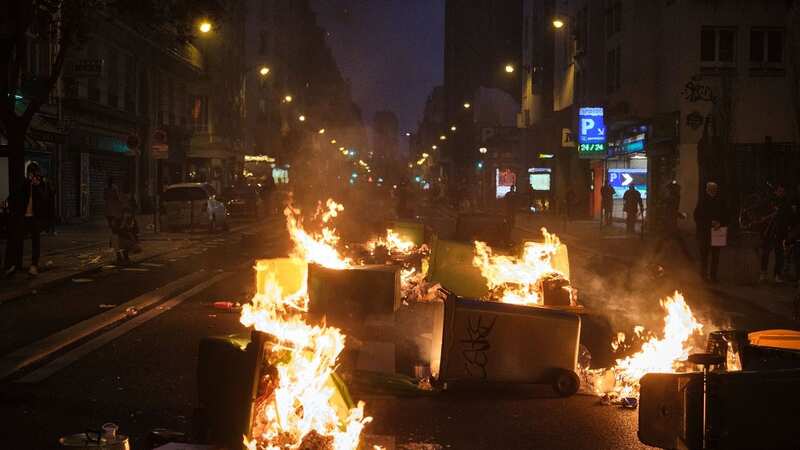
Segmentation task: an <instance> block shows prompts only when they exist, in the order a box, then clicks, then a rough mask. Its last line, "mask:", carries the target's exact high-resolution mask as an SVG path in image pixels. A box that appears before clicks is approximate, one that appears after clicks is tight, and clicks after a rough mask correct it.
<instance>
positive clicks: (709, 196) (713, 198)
mask: <svg viewBox="0 0 800 450" xmlns="http://www.w3.org/2000/svg"><path fill="white" fill-rule="evenodd" d="M694 223H695V226H696V230H697V247H698V250H699V253H700V277H701V278H703V279H704V280H709V281H712V282H716V281H717V270H718V268H719V251H720V247H718V246H712V245H711V231H712V230H719V228H720V227H723V226H727V224H728V215H727V212H726V210H725V204H724V203H723V202H722V199H721V198H720V196H719V186H717V183H714V182H713V181H709V182H708V183H706V190H705V192H704V193H703V194H702V196H701V197H700V199H699V200H698V201H697V206H696V207H695V209H694ZM709 256H710V257H711V258H710V259H711V266H709Z"/></svg>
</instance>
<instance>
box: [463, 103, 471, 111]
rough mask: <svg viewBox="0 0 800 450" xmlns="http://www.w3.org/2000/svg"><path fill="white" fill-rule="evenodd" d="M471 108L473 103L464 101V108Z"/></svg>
mask: <svg viewBox="0 0 800 450" xmlns="http://www.w3.org/2000/svg"><path fill="white" fill-rule="evenodd" d="M470 108H472V105H470V104H469V102H464V109H470Z"/></svg>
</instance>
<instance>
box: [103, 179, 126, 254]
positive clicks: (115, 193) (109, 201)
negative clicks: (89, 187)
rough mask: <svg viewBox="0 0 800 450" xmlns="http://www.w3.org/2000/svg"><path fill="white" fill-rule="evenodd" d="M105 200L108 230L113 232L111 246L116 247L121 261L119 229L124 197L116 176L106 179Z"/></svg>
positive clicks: (115, 252) (116, 252)
mask: <svg viewBox="0 0 800 450" xmlns="http://www.w3.org/2000/svg"><path fill="white" fill-rule="evenodd" d="M103 200H104V202H105V208H106V211H105V214H106V223H107V224H108V230H109V231H110V232H111V238H110V240H109V246H110V247H111V248H113V249H114V254H115V255H116V256H117V262H121V261H122V257H121V254H120V248H119V235H118V230H119V226H120V223H121V221H122V198H121V194H120V192H119V188H118V187H117V185H116V184H114V177H108V179H106V187H105V189H104V190H103Z"/></svg>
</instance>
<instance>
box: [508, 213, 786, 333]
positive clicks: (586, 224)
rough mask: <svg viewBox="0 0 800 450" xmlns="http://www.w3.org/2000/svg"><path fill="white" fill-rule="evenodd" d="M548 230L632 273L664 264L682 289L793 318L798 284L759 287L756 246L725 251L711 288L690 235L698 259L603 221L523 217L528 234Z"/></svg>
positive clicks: (672, 245) (741, 245)
mask: <svg viewBox="0 0 800 450" xmlns="http://www.w3.org/2000/svg"><path fill="white" fill-rule="evenodd" d="M543 226H544V227H547V229H548V231H550V232H554V233H556V235H558V236H559V237H560V238H561V240H562V241H564V242H565V243H566V244H567V246H568V248H569V249H570V250H572V249H575V250H578V251H581V252H586V253H590V254H594V255H602V256H603V257H605V258H609V259H611V260H614V261H616V262H618V263H620V264H622V265H624V266H628V267H631V269H632V270H642V269H643V268H644V267H645V266H647V265H650V264H658V265H660V266H662V267H663V268H664V270H665V271H666V272H667V273H669V274H670V276H672V277H673V278H675V279H676V282H677V283H679V284H681V285H692V286H693V287H698V288H705V289H707V290H709V291H711V292H713V293H715V294H717V295H723V296H727V297H731V298H735V299H737V300H739V301H742V302H747V303H751V304H755V305H758V306H759V307H761V308H764V309H767V310H769V311H770V312H772V313H775V314H778V315H781V316H787V317H791V316H792V314H793V309H794V308H793V299H794V297H795V296H796V295H797V288H796V287H795V284H794V283H793V282H787V283H783V284H774V283H763V284H760V283H758V276H759V272H760V265H759V255H758V250H757V247H756V246H755V245H756V243H755V242H751V241H746V242H738V243H735V244H734V245H732V246H730V247H725V248H723V249H722V251H721V254H720V267H719V278H720V282H719V283H716V284H710V283H706V282H704V281H702V280H701V279H700V277H699V275H698V270H699V266H698V260H699V257H698V252H697V246H696V244H695V239H694V236H689V235H686V236H684V242H685V243H686V247H687V248H688V249H689V252H690V253H691V255H692V257H693V261H688V260H687V259H686V257H685V256H684V255H683V253H682V252H681V251H680V249H679V248H678V247H677V245H676V244H675V243H672V242H670V243H668V244H667V245H665V246H664V248H663V249H662V251H661V252H660V254H658V255H655V254H654V253H655V252H654V247H655V243H656V239H655V237H654V236H647V235H646V236H644V238H642V236H641V235H640V234H635V235H628V234H626V233H625V230H624V227H623V226H616V225H614V226H608V227H603V228H601V227H600V224H599V222H597V221H572V222H569V223H567V224H564V222H563V221H560V220H557V219H555V218H548V217H542V216H532V215H528V214H518V215H517V217H516V228H517V229H519V230H521V231H523V232H524V233H525V234H526V235H527V234H535V235H540V234H541V233H540V231H539V229H540V228H541V227H543Z"/></svg>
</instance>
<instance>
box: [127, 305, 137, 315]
mask: <svg viewBox="0 0 800 450" xmlns="http://www.w3.org/2000/svg"><path fill="white" fill-rule="evenodd" d="M138 314H139V310H138V309H136V308H134V307H133V306H129V307H128V308H127V309H126V310H125V315H126V316H128V317H133V316H136V315H138Z"/></svg>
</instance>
